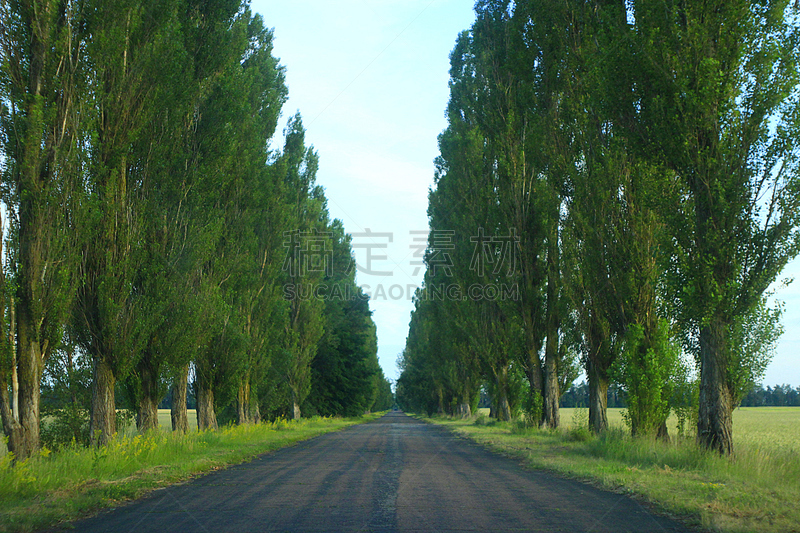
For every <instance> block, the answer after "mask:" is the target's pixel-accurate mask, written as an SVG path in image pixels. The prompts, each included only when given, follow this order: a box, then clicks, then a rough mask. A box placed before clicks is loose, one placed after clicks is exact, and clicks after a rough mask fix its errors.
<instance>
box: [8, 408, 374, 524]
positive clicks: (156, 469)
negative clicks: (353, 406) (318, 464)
mask: <svg viewBox="0 0 800 533" xmlns="http://www.w3.org/2000/svg"><path fill="white" fill-rule="evenodd" d="M378 416H380V413H378V414H373V415H369V416H365V417H362V418H359V419H341V418H332V419H330V418H312V419H303V420H301V421H298V422H287V421H283V420H279V421H277V422H275V423H271V424H257V425H244V426H231V427H226V428H223V429H220V430H219V431H202V432H198V431H196V430H195V431H192V432H190V433H189V434H187V435H174V434H172V432H170V431H165V430H163V429H162V430H161V431H153V432H151V433H149V434H146V435H136V436H125V435H120V436H118V437H117V438H116V439H115V440H114V441H113V442H111V443H110V444H109V445H108V446H105V447H102V448H84V447H79V446H73V447H70V448H67V449H64V450H61V451H59V452H53V453H50V452H48V451H47V450H43V451H42V453H41V454H39V455H38V456H37V457H34V458H31V459H29V460H27V461H24V462H21V463H18V464H17V465H15V466H12V465H11V457H10V454H6V455H4V456H0V502H2V503H0V531H32V530H35V529H42V528H46V527H52V526H53V525H55V524H57V523H59V522H63V521H68V520H74V519H76V518H79V517H82V516H86V515H87V514H90V513H92V512H94V511H97V510H99V509H101V508H104V507H111V506H114V505H116V504H117V503H118V502H120V501H124V500H129V499H133V498H136V497H139V496H141V495H143V494H144V493H146V492H148V491H150V490H152V489H154V488H157V487H162V486H165V485H169V484H173V483H176V482H179V481H182V480H185V479H188V478H190V477H192V476H195V475H197V474H201V473H205V472H208V471H210V470H215V469H218V468H222V467H225V466H228V465H232V464H237V463H242V462H244V461H247V460H249V459H251V458H253V457H254V456H256V455H259V454H262V453H265V452H269V451H272V450H276V449H278V448H282V447H284V446H288V445H291V444H293V443H296V442H298V441H301V440H306V439H309V438H312V437H315V436H317V435H320V434H323V433H327V432H330V431H336V430H340V429H343V428H345V427H348V426H351V425H354V424H358V423H361V422H365V421H368V420H373V419H375V418H377V417H378ZM159 418H161V417H159ZM168 420H169V413H168V412H167V424H168V423H169V422H168Z"/></svg>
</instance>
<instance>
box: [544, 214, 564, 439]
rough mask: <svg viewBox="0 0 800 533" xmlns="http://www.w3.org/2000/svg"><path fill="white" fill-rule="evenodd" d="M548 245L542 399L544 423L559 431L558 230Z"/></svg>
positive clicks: (559, 325)
mask: <svg viewBox="0 0 800 533" xmlns="http://www.w3.org/2000/svg"><path fill="white" fill-rule="evenodd" d="M553 233H554V234H553V235H551V236H550V241H549V242H548V248H549V250H548V253H547V270H548V273H547V341H546V342H545V347H544V391H543V394H542V397H543V398H542V399H543V401H544V405H543V408H542V418H543V420H542V422H543V424H544V425H545V426H547V427H549V428H557V427H558V425H559V423H560V417H559V412H558V400H559V398H560V396H561V394H560V392H559V390H558V356H559V353H558V352H559V350H558V345H559V338H558V331H559V329H560V327H561V324H560V319H559V309H558V307H559V306H558V300H559V296H558V279H559V278H560V272H559V261H558V241H557V235H558V230H557V228H555V231H553Z"/></svg>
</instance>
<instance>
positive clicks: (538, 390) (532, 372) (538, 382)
mask: <svg viewBox="0 0 800 533" xmlns="http://www.w3.org/2000/svg"><path fill="white" fill-rule="evenodd" d="M526 336H527V337H528V357H527V364H526V365H525V375H526V376H527V377H528V383H529V384H530V389H529V390H528V394H529V395H530V398H529V399H528V400H529V403H530V405H531V406H533V405H536V403H538V400H537V399H536V398H535V395H537V394H538V395H539V397H540V398H543V397H544V373H543V372H542V362H541V360H540V359H539V349H540V348H541V347H540V346H539V343H538V342H537V341H536V340H535V339H534V338H533V334H532V333H528V334H527V335H526ZM540 407H541V406H540ZM542 415H543V412H542V411H540V412H539V416H538V420H535V421H533V423H535V424H537V425H541V424H542V421H543V420H542Z"/></svg>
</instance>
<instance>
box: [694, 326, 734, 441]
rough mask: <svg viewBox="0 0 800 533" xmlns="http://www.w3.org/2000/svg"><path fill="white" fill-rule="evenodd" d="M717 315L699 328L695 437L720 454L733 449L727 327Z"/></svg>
mask: <svg viewBox="0 0 800 533" xmlns="http://www.w3.org/2000/svg"><path fill="white" fill-rule="evenodd" d="M726 326H727V324H726V322H725V321H724V320H723V319H722V318H721V317H719V316H716V317H713V318H712V320H711V322H710V323H709V324H708V325H705V326H702V327H701V328H700V406H699V407H700V412H699V417H698V419H697V441H698V442H699V443H700V444H701V445H702V446H705V447H706V448H709V449H711V450H714V451H716V452H719V453H720V454H723V455H730V454H731V453H733V417H732V411H733V405H732V401H731V392H730V390H729V389H728V379H727V378H728V376H727V373H728V372H727V371H728V369H727V365H726V362H727V349H728V346H727V342H726V335H727V334H728V328H727V327H726Z"/></svg>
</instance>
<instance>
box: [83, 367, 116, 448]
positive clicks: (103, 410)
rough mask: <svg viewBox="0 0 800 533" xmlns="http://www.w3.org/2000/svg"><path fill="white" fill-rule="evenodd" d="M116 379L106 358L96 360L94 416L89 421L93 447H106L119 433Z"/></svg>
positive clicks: (93, 397) (93, 392)
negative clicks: (115, 396)
mask: <svg viewBox="0 0 800 533" xmlns="http://www.w3.org/2000/svg"><path fill="white" fill-rule="evenodd" d="M115 383H116V378H115V377H114V372H113V370H112V369H111V365H110V364H108V362H107V361H106V359H105V358H102V357H97V356H95V358H94V381H93V383H92V414H91V418H90V420H89V438H90V441H91V443H92V444H93V445H95V446H104V445H106V444H108V442H109V441H110V440H111V439H112V438H113V436H114V434H115V433H116V432H117V409H116V402H115V398H114V385H115Z"/></svg>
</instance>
